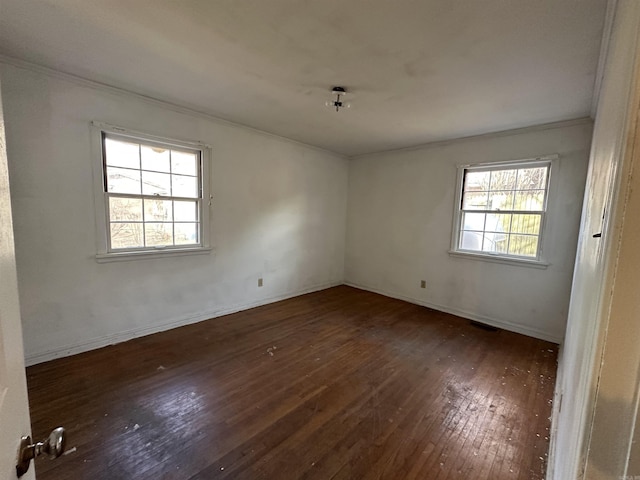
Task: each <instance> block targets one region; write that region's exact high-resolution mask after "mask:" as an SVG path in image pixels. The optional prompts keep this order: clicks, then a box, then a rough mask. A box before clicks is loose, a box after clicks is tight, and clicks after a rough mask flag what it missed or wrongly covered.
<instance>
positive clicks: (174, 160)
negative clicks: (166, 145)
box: [171, 150, 198, 177]
mask: <svg viewBox="0 0 640 480" xmlns="http://www.w3.org/2000/svg"><path fill="white" fill-rule="evenodd" d="M171 172H172V173H179V174H181V175H191V176H193V177H195V176H197V175H198V155H197V154H195V153H186V152H180V151H177V150H171Z"/></svg>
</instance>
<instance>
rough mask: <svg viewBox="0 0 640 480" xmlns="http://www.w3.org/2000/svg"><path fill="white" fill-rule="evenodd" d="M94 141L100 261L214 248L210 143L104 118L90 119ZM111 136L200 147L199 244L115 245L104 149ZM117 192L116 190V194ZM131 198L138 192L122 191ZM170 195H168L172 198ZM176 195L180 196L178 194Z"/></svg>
mask: <svg viewBox="0 0 640 480" xmlns="http://www.w3.org/2000/svg"><path fill="white" fill-rule="evenodd" d="M90 127H91V143H92V146H91V148H92V159H93V166H94V168H93V178H94V204H95V213H96V217H95V218H96V250H97V253H96V255H95V258H96V261H97V262H98V263H105V262H114V261H128V260H134V259H142V258H163V257H171V256H182V255H195V254H208V253H210V252H211V250H212V249H211V246H210V212H209V210H210V206H211V200H212V196H211V194H210V181H209V179H210V164H211V147H210V146H209V145H206V144H204V143H201V142H193V141H185V140H178V139H175V138H169V137H163V136H159V135H153V134H149V133H145V132H140V131H137V130H131V129H128V128H123V127H119V126H115V125H110V124H107V123H101V122H91V124H90ZM107 136H109V137H112V138H121V139H124V140H126V139H127V138H128V139H130V140H132V141H134V142H137V143H140V144H143V145H151V146H153V145H155V146H160V147H165V148H167V147H168V148H171V147H175V148H177V149H187V150H197V151H199V152H200V166H199V170H200V174H199V180H200V185H199V187H200V197H197V199H196V200H197V202H198V204H199V206H200V207H199V211H198V213H199V219H200V222H199V223H200V231H199V237H200V242H199V244H197V245H180V246H158V247H136V248H131V249H115V250H114V249H112V248H111V237H110V231H111V226H110V219H109V197H110V194H109V192H107V189H106V185H107V180H106V175H105V173H106V172H105V165H106V162H105V150H104V139H105V138H106V137H107ZM116 195H117V194H116ZM123 196H126V197H129V198H138V195H136V194H123ZM139 198H145V195H144V194H142V193H141V194H140V195H139ZM172 198H173V197H171V196H169V197H167V199H172ZM176 198H177V197H176Z"/></svg>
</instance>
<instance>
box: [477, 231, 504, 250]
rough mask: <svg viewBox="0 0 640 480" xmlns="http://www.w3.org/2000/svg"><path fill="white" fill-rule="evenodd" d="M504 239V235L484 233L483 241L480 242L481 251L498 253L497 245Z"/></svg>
mask: <svg viewBox="0 0 640 480" xmlns="http://www.w3.org/2000/svg"><path fill="white" fill-rule="evenodd" d="M505 237H506V235H505V234H504V233H496V232H485V234H484V239H483V240H484V241H483V242H482V251H483V252H498V251H499V247H498V245H497V243H498V242H500V241H502V240H504V238H505Z"/></svg>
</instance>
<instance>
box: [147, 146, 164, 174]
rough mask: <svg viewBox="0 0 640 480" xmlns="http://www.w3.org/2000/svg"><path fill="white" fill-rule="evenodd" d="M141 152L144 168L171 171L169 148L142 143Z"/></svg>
mask: <svg viewBox="0 0 640 480" xmlns="http://www.w3.org/2000/svg"><path fill="white" fill-rule="evenodd" d="M140 154H141V155H142V169H143V170H155V171H156V172H167V173H169V171H170V170H169V150H165V149H164V148H159V147H148V146H146V145H142V147H141V148H140Z"/></svg>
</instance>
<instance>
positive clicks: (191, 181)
mask: <svg viewBox="0 0 640 480" xmlns="http://www.w3.org/2000/svg"><path fill="white" fill-rule="evenodd" d="M171 177H172V181H173V193H172V195H173V196H174V197H191V198H198V196H199V195H200V189H199V188H198V179H197V177H185V176H183V175H172V176H171Z"/></svg>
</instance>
